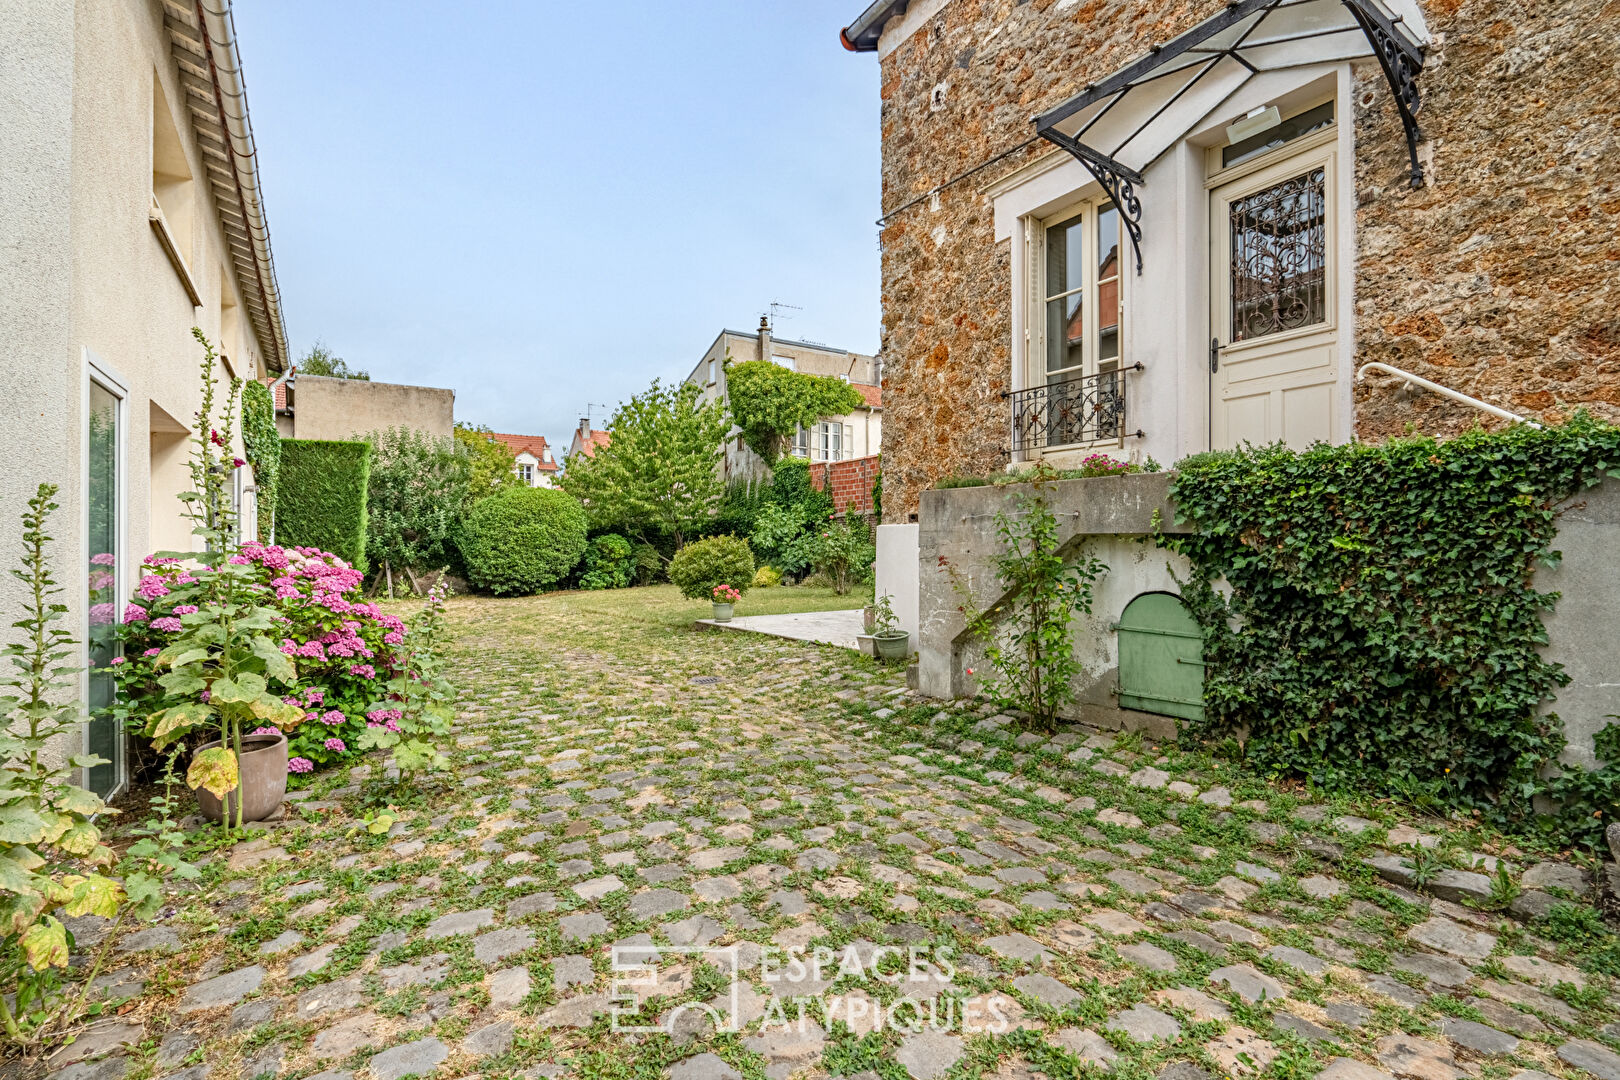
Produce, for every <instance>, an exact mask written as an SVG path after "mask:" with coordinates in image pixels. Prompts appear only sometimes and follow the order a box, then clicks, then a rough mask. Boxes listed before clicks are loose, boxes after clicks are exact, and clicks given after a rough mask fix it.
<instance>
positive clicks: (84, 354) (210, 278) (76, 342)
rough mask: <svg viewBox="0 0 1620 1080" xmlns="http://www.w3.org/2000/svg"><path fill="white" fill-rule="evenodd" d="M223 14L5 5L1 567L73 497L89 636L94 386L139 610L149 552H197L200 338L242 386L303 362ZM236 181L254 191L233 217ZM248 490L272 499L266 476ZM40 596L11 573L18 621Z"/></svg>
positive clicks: (101, 2) (67, 563)
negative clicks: (261, 485) (289, 354)
mask: <svg viewBox="0 0 1620 1080" xmlns="http://www.w3.org/2000/svg"><path fill="white" fill-rule="evenodd" d="M166 15H167V16H168V18H169V22H168V24H166V23H165V16H166ZM209 18H210V25H209V26H208V27H207V28H206V31H204V30H200V29H199V28H198V27H197V26H196V18H195V9H194V8H190V7H177V6H174V5H169V4H165V3H162V2H159V0H77V2H73V0H0V27H3V28H4V32H3V33H0V146H3V147H4V148H5V149H4V151H3V152H0V400H3V401H4V402H5V403H6V409H5V412H4V414H3V419H0V461H4V462H5V467H4V468H0V553H3V557H4V559H5V560H6V565H7V566H8V567H9V566H10V565H11V563H10V560H11V559H12V558H13V557H14V556H15V553H16V552H17V551H18V550H19V544H20V542H21V541H20V533H21V527H20V523H19V520H18V515H19V514H20V513H21V512H22V510H23V506H24V502H25V501H26V499H27V498H28V497H29V496H30V495H31V494H32V493H33V491H34V489H35V487H36V486H37V485H38V484H39V483H40V482H42V481H48V482H51V483H54V484H57V485H59V486H60V489H61V490H60V492H59V494H58V495H57V497H56V501H57V502H58V503H59V504H60V507H61V509H60V510H58V511H57V513H56V514H55V516H54V518H53V519H52V522H51V528H50V533H51V535H52V536H53V537H55V544H54V545H53V554H54V555H55V558H56V567H57V571H56V576H57V578H58V580H59V581H60V582H61V583H62V584H63V585H64V586H65V588H66V592H65V593H64V595H63V596H62V598H61V599H62V600H63V601H64V602H65V603H67V605H68V607H69V612H68V623H67V625H68V627H69V628H70V629H71V630H72V631H73V633H74V635H75V636H76V637H78V638H81V639H83V638H85V637H86V636H87V633H88V629H89V625H88V619H89V609H90V606H91V605H90V602H89V598H88V595H87V594H88V583H89V571H88V560H89V558H90V556H91V555H93V554H97V553H99V552H92V551H90V550H89V547H88V539H87V533H88V524H87V520H88V516H89V512H88V509H87V498H86V493H87V489H88V468H89V460H88V455H89V454H90V438H89V410H90V402H91V400H92V393H93V391H92V387H93V386H98V387H100V389H98V390H95V391H94V393H95V394H96V400H98V401H101V402H105V401H106V400H107V398H106V395H108V394H110V395H111V396H112V397H113V398H115V399H116V406H115V408H114V409H113V410H112V414H113V415H115V416H116V420H117V425H116V435H117V438H116V447H117V455H118V466H117V484H116V495H115V502H114V505H115V507H116V511H117V512H116V515H115V516H116V519H117V533H118V542H117V544H116V551H115V552H112V553H109V554H112V555H113V556H114V558H115V563H116V571H117V575H118V581H117V583H116V586H115V590H116V593H117V597H118V600H119V603H117V604H116V605H115V606H117V607H118V608H119V609H120V610H121V608H122V600H123V599H125V598H127V597H128V596H129V593H130V591H131V588H132V587H133V583H134V580H135V578H136V575H137V574H138V567H139V565H140V560H141V559H142V558H143V557H144V556H145V555H147V554H148V553H150V552H152V551H154V550H158V549H165V548H168V549H191V548H192V546H193V540H194V538H193V537H192V536H191V532H190V525H189V523H188V522H186V520H185V519H184V518H183V516H182V513H181V509H182V508H181V504H180V503H179V501H178V500H177V499H176V498H175V496H176V495H177V494H178V493H179V492H180V491H182V490H184V489H185V488H186V487H188V486H189V485H188V483H187V473H186V468H185V464H186V453H187V446H186V442H185V439H186V426H187V425H188V424H189V423H190V422H191V420H192V416H193V414H194V413H195V412H196V411H197V409H198V408H199V405H200V400H201V395H200V388H199V384H198V368H197V365H198V361H199V360H200V358H201V353H200V350H199V348H198V346H197V344H196V343H195V342H194V341H193V340H192V337H191V328H192V327H193V326H198V327H201V328H202V330H203V331H204V332H205V333H206V334H207V335H208V336H209V337H210V338H211V339H212V340H214V341H215V342H217V343H218V347H219V349H220V351H221V353H222V354H223V356H224V357H225V358H226V361H225V369H224V372H223V373H229V374H235V375H237V376H239V377H242V378H252V377H256V376H259V375H262V374H264V373H266V372H273V371H276V370H279V369H281V368H282V367H284V366H285V358H286V348H285V332H284V330H283V328H282V324H281V312H280V308H279V300H278V298H277V294H276V289H275V281H274V273H273V267H272V266H271V264H270V261H269V249H268V241H267V240H262V241H256V240H255V239H253V234H254V233H255V232H261V230H260V229H259V226H262V223H263V218H262V214H261V212H260V210H259V207H258V203H257V196H256V192H257V190H258V181H257V167H256V164H255V162H254V160H253V159H252V157H244V156H241V148H242V147H247V146H250V145H251V140H250V139H249V138H247V137H246V136H247V134H248V132H247V128H246V123H247V121H246V113H245V106H243V105H241V104H240V103H241V102H242V100H243V99H242V98H241V97H240V86H239V84H236V83H234V82H229V81H228V80H230V79H231V78H232V76H231V75H230V74H229V72H231V71H236V70H238V69H239V68H238V63H237V60H236V59H235V54H234V37H233V31H232V29H231V27H230V24H229V10H228V7H227V8H226V9H225V14H224V15H222V16H220V17H217V18H216V17H214V16H210V17H209ZM210 39H211V41H212V44H211V45H210V44H207V42H208V41H209V40H210ZM193 50H197V51H193ZM201 50H212V52H213V53H214V60H215V64H214V65H213V67H215V68H217V69H218V70H217V71H215V72H214V73H213V74H212V75H211V74H210V64H209V62H208V57H207V55H206V54H205V53H203V52H202V51H201ZM187 57H189V60H188V59H187ZM220 80H225V81H220ZM223 103H230V104H229V107H228V109H227V112H228V113H229V115H222V111H221V110H222V108H225V105H224V104H223ZM232 144H234V146H235V147H236V148H237V150H236V151H235V152H234V155H233V151H232V150H231V149H230V147H231V145H232ZM217 185H228V186H229V188H230V190H231V191H232V192H240V193H241V194H240V196H238V195H236V194H232V195H231V196H230V199H231V203H230V205H226V204H225V203H224V202H223V201H222V197H221V196H220V195H217V194H216V186H217ZM231 233H234V234H235V237H234V243H235V246H234V247H233V237H232V236H231V235H230V234H231ZM261 235H265V234H262V232H261ZM103 415H107V413H106V412H104V413H103ZM238 452H240V450H239V449H238ZM239 481H240V482H241V485H242V488H243V489H244V491H243V494H244V498H246V499H251V474H250V473H248V472H247V471H246V470H243V475H241V476H239ZM97 546H98V547H101V546H102V545H100V544H98V545H97ZM102 595H103V596H105V595H107V594H102ZM21 601H22V594H21V592H20V589H19V586H18V585H17V583H16V582H15V581H13V580H12V579H11V578H10V577H9V576H5V577H0V626H8V625H9V624H10V623H11V622H12V621H13V619H15V618H16V617H17V613H18V608H19V605H20V603H21ZM6 633H8V631H4V630H0V640H4V637H5V635H6ZM89 679H90V677H88V676H87V677H86V681H85V690H86V692H87V693H88V692H89V691H90V689H91V682H90V681H89ZM63 749H64V750H76V749H77V748H76V747H75V748H63Z"/></svg>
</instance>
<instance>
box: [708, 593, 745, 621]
mask: <svg viewBox="0 0 1620 1080" xmlns="http://www.w3.org/2000/svg"><path fill="white" fill-rule="evenodd" d="M741 599H742V593H740V592H738V591H737V590H736V589H733V588H732V587H731V586H730V585H716V586H715V587H714V621H715V622H730V621H731V610H732V605H733V604H735V603H736V602H737V601H738V600H741Z"/></svg>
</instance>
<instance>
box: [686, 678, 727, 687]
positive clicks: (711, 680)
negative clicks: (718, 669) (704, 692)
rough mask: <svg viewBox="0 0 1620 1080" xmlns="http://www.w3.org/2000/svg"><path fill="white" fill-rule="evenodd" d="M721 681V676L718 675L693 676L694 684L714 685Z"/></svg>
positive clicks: (692, 681)
mask: <svg viewBox="0 0 1620 1080" xmlns="http://www.w3.org/2000/svg"><path fill="white" fill-rule="evenodd" d="M719 681H720V676H718V675H694V676H692V678H691V683H692V685H693V686H712V685H713V684H714V683H717V682H719Z"/></svg>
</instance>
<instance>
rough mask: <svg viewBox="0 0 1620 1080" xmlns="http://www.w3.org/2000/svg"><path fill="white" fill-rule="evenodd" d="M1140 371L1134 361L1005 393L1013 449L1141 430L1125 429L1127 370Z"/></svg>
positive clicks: (1113, 436)
mask: <svg viewBox="0 0 1620 1080" xmlns="http://www.w3.org/2000/svg"><path fill="white" fill-rule="evenodd" d="M1141 370H1142V365H1141V364H1132V365H1130V366H1129V367H1126V368H1122V369H1118V370H1114V371H1101V372H1098V373H1097V374H1095V375H1082V376H1080V377H1079V378H1076V379H1065V380H1064V381H1063V382H1052V383H1047V384H1046V385H1045V386H1032V387H1030V388H1029V389H1028V390H1019V391H1017V392H1015V393H1012V394H1008V395H1007V397H1008V400H1009V402H1010V403H1011V406H1012V449H1013V452H1014V453H1018V452H1020V451H1024V450H1040V449H1045V448H1046V447H1049V446H1069V445H1072V444H1075V443H1088V442H1100V441H1102V440H1104V439H1123V438H1124V437H1125V436H1126V435H1139V434H1141V433H1140V432H1132V431H1127V430H1126V427H1125V373H1126V372H1127V371H1141Z"/></svg>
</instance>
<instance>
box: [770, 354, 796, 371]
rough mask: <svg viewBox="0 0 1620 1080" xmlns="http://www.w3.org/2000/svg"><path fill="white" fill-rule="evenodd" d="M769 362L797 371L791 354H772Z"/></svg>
mask: <svg viewBox="0 0 1620 1080" xmlns="http://www.w3.org/2000/svg"><path fill="white" fill-rule="evenodd" d="M771 363H773V364H776V365H778V366H780V367H785V368H787V369H788V370H789V371H797V370H798V367H797V366H796V365H795V364H794V363H793V357H791V356H779V355H778V356H772V357H771Z"/></svg>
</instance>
